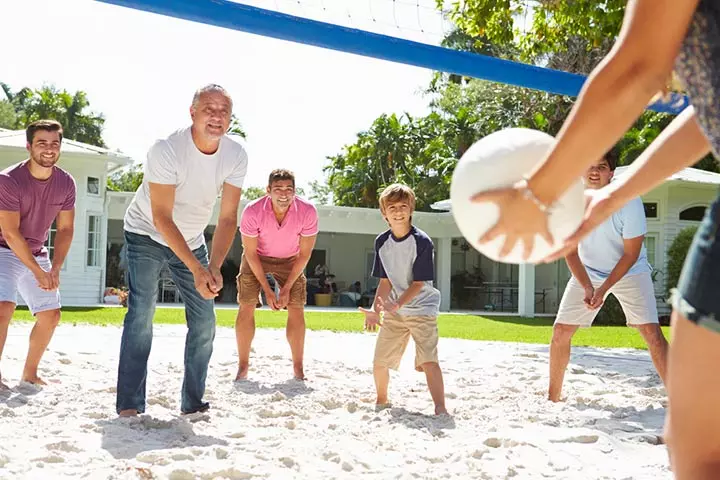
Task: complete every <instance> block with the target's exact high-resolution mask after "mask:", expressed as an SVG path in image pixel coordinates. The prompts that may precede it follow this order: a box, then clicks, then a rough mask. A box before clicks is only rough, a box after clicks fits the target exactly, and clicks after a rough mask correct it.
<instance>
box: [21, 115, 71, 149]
mask: <svg viewBox="0 0 720 480" xmlns="http://www.w3.org/2000/svg"><path fill="white" fill-rule="evenodd" d="M38 130H44V131H46V132H58V133H59V134H60V141H61V142H62V139H63V127H62V124H61V123H60V122H58V121H57V120H37V121H35V122H32V123H31V124H30V125H28V126H27V128H26V129H25V138H26V139H27V142H28V143H29V144H30V145H32V142H33V140H34V139H35V132H37V131H38Z"/></svg>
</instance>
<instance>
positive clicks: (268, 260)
mask: <svg viewBox="0 0 720 480" xmlns="http://www.w3.org/2000/svg"><path fill="white" fill-rule="evenodd" d="M259 258H260V263H261V264H262V269H263V272H265V274H270V275H272V277H273V278H274V279H275V281H276V282H277V283H278V284H279V285H280V287H282V286H283V285H285V282H287V279H288V276H289V275H290V270H292V267H293V263H294V262H295V258H297V257H289V258H273V257H262V256H261V257H259ZM237 289H238V295H237V301H238V303H239V304H240V305H257V303H258V301H259V299H260V292H261V291H262V286H261V285H260V282H259V281H258V279H257V278H256V277H255V274H254V273H253V272H252V270H251V269H250V264H249V263H247V260H246V259H245V255H243V256H242V261H241V262H240V273H239V274H238V276H237ZM306 300H307V279H306V278H305V274H303V273H301V274H300V276H299V277H298V278H297V280H295V283H294V284H293V286H292V288H291V289H290V302H289V303H288V306H290V307H302V306H304V305H305V303H306Z"/></svg>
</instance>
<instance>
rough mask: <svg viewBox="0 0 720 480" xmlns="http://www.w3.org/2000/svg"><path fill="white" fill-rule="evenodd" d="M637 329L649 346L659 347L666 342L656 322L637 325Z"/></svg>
mask: <svg viewBox="0 0 720 480" xmlns="http://www.w3.org/2000/svg"><path fill="white" fill-rule="evenodd" d="M638 331H639V332H640V335H642V337H643V338H644V339H645V342H646V343H647V344H648V346H650V347H661V346H663V345H664V344H666V343H667V340H666V339H665V335H664V334H663V332H662V329H661V328H660V325H658V324H655V323H653V324H649V325H639V326H638Z"/></svg>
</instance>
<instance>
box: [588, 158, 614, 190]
mask: <svg viewBox="0 0 720 480" xmlns="http://www.w3.org/2000/svg"><path fill="white" fill-rule="evenodd" d="M613 174H614V172H613V170H611V169H610V164H609V163H608V161H607V160H605V159H604V158H603V159H602V160H600V161H599V162H597V163H595V164H593V165H590V168H588V169H587V171H586V172H585V186H586V187H587V188H592V189H593V190H596V189H598V188H602V187H604V186H605V185H607V184H609V183H610V180H611V179H612V177H613Z"/></svg>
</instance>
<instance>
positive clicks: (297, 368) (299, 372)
mask: <svg viewBox="0 0 720 480" xmlns="http://www.w3.org/2000/svg"><path fill="white" fill-rule="evenodd" d="M293 375H294V376H295V379H296V380H307V378H305V372H303V366H302V364H300V365H293Z"/></svg>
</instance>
